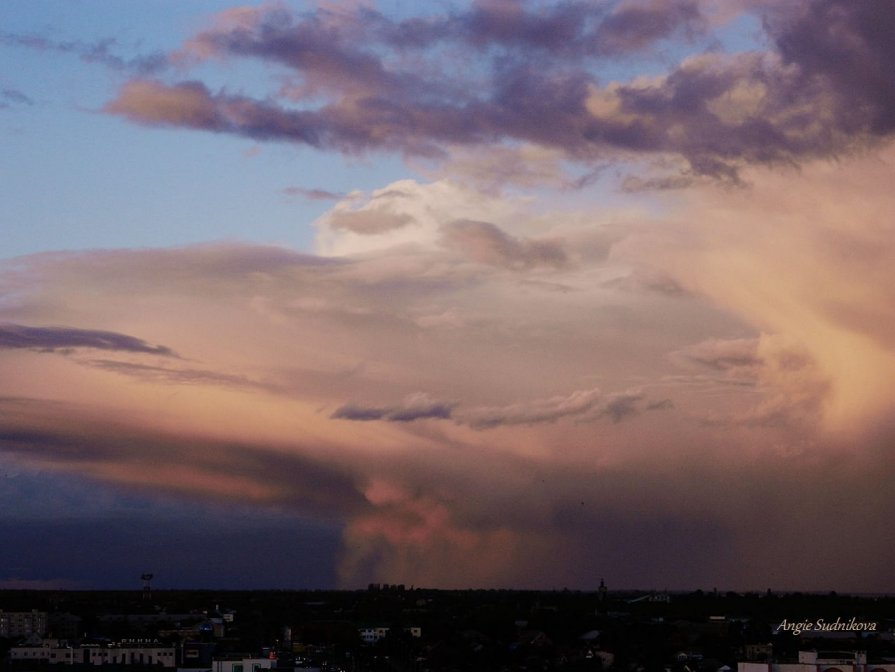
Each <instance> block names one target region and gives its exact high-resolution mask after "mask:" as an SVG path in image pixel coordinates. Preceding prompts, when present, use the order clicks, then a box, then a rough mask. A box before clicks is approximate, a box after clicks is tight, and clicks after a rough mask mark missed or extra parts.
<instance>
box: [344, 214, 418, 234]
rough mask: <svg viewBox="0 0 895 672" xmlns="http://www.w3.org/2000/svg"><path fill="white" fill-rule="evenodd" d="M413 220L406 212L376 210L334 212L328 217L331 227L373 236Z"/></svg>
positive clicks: (400, 226) (405, 224) (398, 227)
mask: <svg viewBox="0 0 895 672" xmlns="http://www.w3.org/2000/svg"><path fill="white" fill-rule="evenodd" d="M412 221H413V218H412V217H411V216H410V215H407V214H392V213H388V212H381V211H376V210H367V211H360V212H357V211H350V210H349V211H344V212H335V213H333V214H332V216H331V217H330V219H329V225H330V226H331V227H332V228H333V229H345V230H348V231H353V232H354V233H359V234H360V235H362V236H375V235H377V234H380V233H385V232H386V231H392V230H394V229H400V228H402V227H404V226H407V225H408V224H410V223H411V222H412Z"/></svg>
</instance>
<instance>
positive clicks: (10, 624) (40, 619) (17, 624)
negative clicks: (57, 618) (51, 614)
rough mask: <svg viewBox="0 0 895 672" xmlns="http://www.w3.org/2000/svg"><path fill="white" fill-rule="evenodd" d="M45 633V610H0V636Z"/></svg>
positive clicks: (26, 635)
mask: <svg viewBox="0 0 895 672" xmlns="http://www.w3.org/2000/svg"><path fill="white" fill-rule="evenodd" d="M46 634H47V612H45V611H38V610H37V609H32V610H31V611H3V610H0V637H7V638H15V637H30V636H31V635H37V636H38V637H43V636H44V635H46Z"/></svg>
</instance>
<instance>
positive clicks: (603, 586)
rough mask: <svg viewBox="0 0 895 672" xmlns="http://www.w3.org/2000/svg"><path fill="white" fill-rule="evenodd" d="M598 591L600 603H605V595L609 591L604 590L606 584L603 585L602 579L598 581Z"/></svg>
mask: <svg viewBox="0 0 895 672" xmlns="http://www.w3.org/2000/svg"><path fill="white" fill-rule="evenodd" d="M599 590H600V602H605V601H606V593H607V592H608V591H609V589H608V588H606V584H605V583H603V579H600V589H599Z"/></svg>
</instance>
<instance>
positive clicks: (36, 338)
mask: <svg viewBox="0 0 895 672" xmlns="http://www.w3.org/2000/svg"><path fill="white" fill-rule="evenodd" d="M69 348H93V349H97V350H118V351H124V352H142V353H147V354H153V355H163V356H165V357H176V355H175V353H174V352H173V351H172V350H171V349H170V348H167V347H165V346H162V345H149V344H147V343H146V342H145V341H142V340H140V339H139V338H135V337H133V336H128V335H126V334H118V333H115V332H111V331H99V330H91V329H75V328H72V327H28V326H25V325H21V324H8V323H7V324H3V323H0V349H28V350H37V351H45V352H54V351H57V350H65V349H69Z"/></svg>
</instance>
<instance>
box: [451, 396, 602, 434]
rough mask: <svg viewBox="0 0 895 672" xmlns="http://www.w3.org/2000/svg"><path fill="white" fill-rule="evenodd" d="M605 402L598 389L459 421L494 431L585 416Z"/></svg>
mask: <svg viewBox="0 0 895 672" xmlns="http://www.w3.org/2000/svg"><path fill="white" fill-rule="evenodd" d="M602 401H603V393H602V392H600V390H598V389H596V388H594V389H591V390H576V391H574V392H572V393H571V394H569V395H567V396H555V397H549V398H546V399H536V400H533V401H530V402H526V403H516V404H510V405H508V406H497V407H490V408H487V407H486V408H478V409H472V410H469V411H467V412H465V413H464V414H463V415H461V416H459V417H458V421H459V422H461V423H463V424H467V425H469V426H470V427H473V428H474V429H491V428H493V427H498V426H501V425H533V424H539V423H545V422H547V423H549V422H556V421H557V420H561V419H563V418H567V417H574V416H583V415H584V414H586V413H590V412H591V411H593V410H594V409H596V408H597V407H598V404H599V403H601V402H602Z"/></svg>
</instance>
